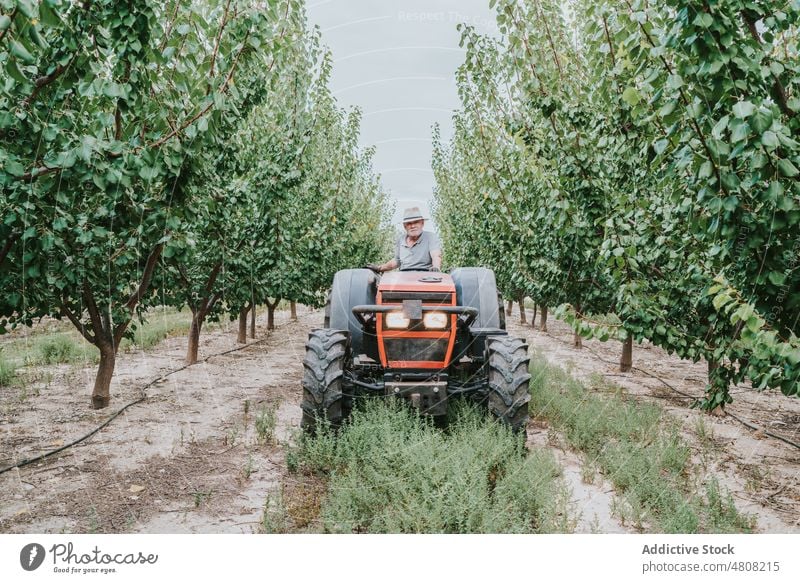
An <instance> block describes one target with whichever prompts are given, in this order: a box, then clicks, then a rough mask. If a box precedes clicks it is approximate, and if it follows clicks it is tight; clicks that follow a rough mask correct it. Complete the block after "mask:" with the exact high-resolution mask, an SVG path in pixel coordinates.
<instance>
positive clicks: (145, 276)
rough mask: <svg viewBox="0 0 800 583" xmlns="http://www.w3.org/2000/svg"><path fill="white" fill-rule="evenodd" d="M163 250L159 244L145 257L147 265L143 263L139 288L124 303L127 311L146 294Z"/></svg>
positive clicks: (162, 245) (162, 246)
mask: <svg viewBox="0 0 800 583" xmlns="http://www.w3.org/2000/svg"><path fill="white" fill-rule="evenodd" d="M163 250H164V244H163V243H159V244H158V245H156V246H155V247H154V248H153V250H152V251H151V252H150V255H149V256H148V257H147V263H145V266H144V271H143V272H142V280H141V281H140V282H139V287H138V288H136V291H135V292H133V293H132V294H131V295H130V297H128V300H127V301H126V302H125V307H126V308H127V309H128V310H131V311H132V310H133V309H134V308H135V307H136V305H137V304H138V303H139V301H140V300H141V299H142V297H143V296H144V294H145V293H146V292H147V289H148V288H149V287H150V282H151V281H152V279H153V273H154V272H155V269H156V265H158V260H159V259H161V252H162V251H163Z"/></svg>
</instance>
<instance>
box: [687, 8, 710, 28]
mask: <svg viewBox="0 0 800 583" xmlns="http://www.w3.org/2000/svg"><path fill="white" fill-rule="evenodd" d="M692 24H694V25H695V26H699V27H701V28H708V27H710V26H711V25H712V24H714V18H713V17H712V16H711V15H710V14H708V13H707V12H701V13H699V14H698V15H697V16H696V17H695V19H694V21H693V23H692Z"/></svg>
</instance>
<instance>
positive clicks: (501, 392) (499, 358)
mask: <svg viewBox="0 0 800 583" xmlns="http://www.w3.org/2000/svg"><path fill="white" fill-rule="evenodd" d="M529 363H530V357H529V356H528V345H527V344H526V343H525V341H524V340H523V339H522V338H513V337H510V336H490V337H489V338H488V339H487V341H486V366H487V368H488V385H489V398H488V406H489V411H490V412H491V413H492V415H494V416H495V417H497V418H498V419H499V420H500V421H501V422H503V423H505V424H506V425H509V426H510V427H511V429H513V430H514V431H515V432H517V433H522V432H524V431H525V428H526V426H527V425H528V403H529V402H530V400H531V394H530V389H529V384H530V380H531V375H530V372H528V365H529Z"/></svg>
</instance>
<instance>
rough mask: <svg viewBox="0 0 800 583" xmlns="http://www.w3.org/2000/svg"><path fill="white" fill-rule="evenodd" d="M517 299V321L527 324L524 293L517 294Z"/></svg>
mask: <svg viewBox="0 0 800 583" xmlns="http://www.w3.org/2000/svg"><path fill="white" fill-rule="evenodd" d="M517 301H518V302H519V322H520V324H527V323H528V318H527V316H526V315H525V295H524V294H519V296H518V298H517Z"/></svg>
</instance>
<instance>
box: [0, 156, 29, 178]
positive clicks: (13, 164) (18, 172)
mask: <svg viewBox="0 0 800 583" xmlns="http://www.w3.org/2000/svg"><path fill="white" fill-rule="evenodd" d="M4 169H5V171H6V172H8V173H9V174H11V176H22V175H23V174H25V167H24V166H23V165H22V164H20V163H19V162H17V161H16V160H7V161H6V163H5V167H4Z"/></svg>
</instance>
